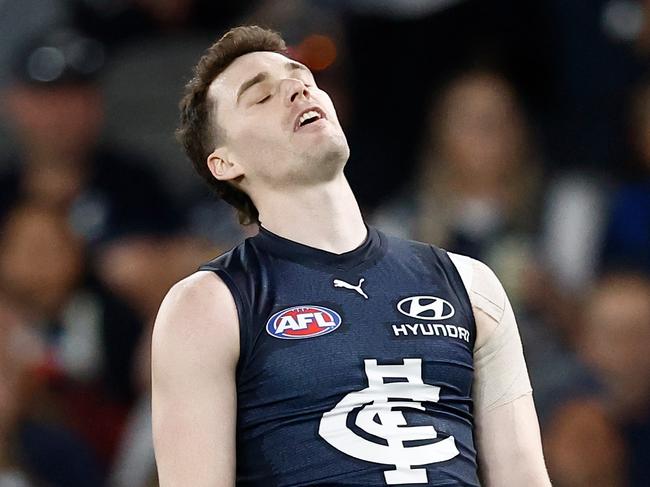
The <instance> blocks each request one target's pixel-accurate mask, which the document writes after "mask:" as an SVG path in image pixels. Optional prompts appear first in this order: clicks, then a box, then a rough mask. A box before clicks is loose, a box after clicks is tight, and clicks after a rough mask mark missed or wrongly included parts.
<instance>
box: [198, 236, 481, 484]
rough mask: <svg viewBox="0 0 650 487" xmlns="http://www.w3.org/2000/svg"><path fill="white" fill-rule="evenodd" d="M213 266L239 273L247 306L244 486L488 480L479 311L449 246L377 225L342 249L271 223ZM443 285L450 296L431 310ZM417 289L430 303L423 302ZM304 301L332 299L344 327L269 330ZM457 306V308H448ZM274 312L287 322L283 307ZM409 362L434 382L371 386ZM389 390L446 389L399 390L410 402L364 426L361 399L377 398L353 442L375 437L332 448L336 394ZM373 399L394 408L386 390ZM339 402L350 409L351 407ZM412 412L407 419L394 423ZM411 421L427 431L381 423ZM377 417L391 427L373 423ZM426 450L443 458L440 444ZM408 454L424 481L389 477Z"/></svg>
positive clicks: (231, 282)
mask: <svg viewBox="0 0 650 487" xmlns="http://www.w3.org/2000/svg"><path fill="white" fill-rule="evenodd" d="M201 270H210V271H213V272H215V273H217V274H218V275H219V276H220V278H221V279H222V280H223V281H224V282H225V283H226V284H227V286H228V287H229V289H230V291H231V293H232V294H233V297H234V299H235V302H236V304H237V310H238V314H239V323H240V340H241V347H240V348H241V349H240V360H239V363H238V367H237V394H238V418H237V485H238V486H241V487H252V486H260V487H262V486H264V487H269V486H357V485H364V486H368V485H372V486H381V485H407V486H408V485H414V486H416V485H435V486H478V485H479V481H478V478H477V462H476V451H475V447H474V438H473V417H472V399H471V397H472V395H471V387H472V381H473V352H472V351H473V346H474V339H475V331H476V330H475V323H474V317H473V314H472V311H471V305H470V302H469V298H468V296H467V292H466V290H465V288H464V286H463V283H462V281H461V278H460V276H459V274H458V272H457V270H456V268H455V266H454V265H453V263H452V262H451V260H450V258H449V256H448V255H447V253H446V252H445V251H444V250H441V249H438V248H436V247H433V246H431V245H426V244H423V243H419V242H412V241H407V240H402V239H398V238H395V237H391V236H387V235H385V234H383V233H381V232H379V231H377V230H376V229H374V228H369V229H368V237H367V238H366V240H365V242H364V243H363V244H362V245H361V246H360V247H358V248H357V249H355V250H353V251H351V252H347V253H344V254H340V255H337V254H333V253H330V252H326V251H323V250H319V249H315V248H312V247H308V246H305V245H302V244H299V243H296V242H293V241H290V240H287V239H284V238H282V237H280V236H277V235H275V234H273V233H271V232H269V231H267V230H265V229H261V231H260V233H259V234H258V235H256V236H255V237H252V238H249V239H247V240H246V241H245V242H243V243H242V244H241V245H239V246H238V247H236V248H234V249H233V250H231V251H230V252H228V253H226V254H224V255H222V256H220V257H217V258H216V259H214V260H213V261H211V262H209V263H207V264H204V265H203V266H201ZM361 279H363V280H364V281H363V283H362V285H361V287H360V288H359V289H358V290H355V289H351V288H349V287H341V286H335V285H334V282H335V280H341V281H344V282H345V283H349V284H351V285H354V286H358V284H359V281H360V280H361ZM363 294H365V295H366V296H367V298H366V297H365V296H364V295H363ZM430 297H433V298H436V299H437V300H438V302H439V303H440V302H442V301H440V300H444V301H445V302H446V304H444V305H441V307H439V308H438V311H435V310H433V311H431V310H429V311H426V309H428V308H431V307H430V306H429V307H428V308H427V303H430V302H431V300H430V299H429V300H428V301H427V299H428V298H430ZM411 298H416V300H419V301H417V303H416V304H413V299H411ZM404 300H406V301H404ZM400 303H402V305H401V310H400V309H398V305H399V304H400ZM418 305H419V306H420V307H419V308H418V307H417V306H418ZM299 306H300V307H303V308H304V309H305V310H308V311H309V310H311V311H312V312H313V311H314V310H315V309H320V310H322V309H325V310H330V311H333V312H334V313H336V314H338V315H339V316H340V325H339V326H338V327H333V328H332V331H331V332H328V333H326V334H322V335H319V336H310V337H307V338H302V339H284V338H282V337H278V336H274V335H273V334H272V333H271V332H270V331H269V330H268V328H269V327H268V326H267V325H268V324H269V320H270V319H271V318H273V317H274V316H283V310H287V309H290V308H294V307H299ZM315 306H316V307H318V308H313V307H315ZM451 308H453V315H452V316H447V315H449V314H450V311H449V310H450V309H451ZM301 309H302V308H301ZM422 310H424V311H422ZM298 311H300V310H298ZM408 313H410V314H413V315H416V316H418V315H419V316H422V315H427V313H428V316H424V318H422V317H420V318H418V317H412V316H408ZM436 313H437V314H436ZM284 314H286V313H284ZM321 314H322V313H321ZM323 316H325V318H322V317H321V318H322V319H321V321H323V320H325V319H326V320H329V321H330V322H332V320H334V318H332V316H333V313H329V314H328V313H327V312H325V314H324V315H323ZM312 318H313V315H312ZM271 321H272V323H276V324H277V322H278V319H276V320H275V321H273V320H271ZM312 321H313V320H312ZM294 323H295V321H294ZM330 324H331V323H330ZM270 329H271V330H274V329H275V328H274V326H273V325H270ZM407 364H408V367H409V370H411V371H413V370H418V371H419V370H421V380H422V382H423V384H425V385H413V386H411V382H412V380H411V379H406V378H405V377H402V376H401V375H400V373H398V374H397V376H395V377H392V378H389V377H384V376H382V377H383V379H380V380H383V382H384V383H385V384H388V383H390V382H408V384H401V385H400V384H393V385H388V386H378V387H379V388H376V387H375V388H373V387H372V385H371V382H370V381H371V379H370V376H369V375H368V374H367V372H368V370H370V369H372V370H379V371H384V370H388V369H387V368H381V366H383V365H395V366H398V368H397V369H395V370H398V371H400V370H402V369H404V370H405V367H407ZM368 367H370V369H368ZM382 373H383V372H382ZM398 376H399V377H398ZM413 383H414V384H415V382H413ZM402 386H404V387H406V389H402V388H401V387H402ZM431 386H435V387H431ZM412 387H413V389H411V388H412ZM382 388H387V389H386V390H392V391H398V390H405V391H406V390H409V391H411V390H413V391H415V390H418V391H424V393H425V394H430V393H431V391H433V390H434V389H435V390H437V391H439V398H438V400H437V401H436V400H434V399H431V400H425V401H422V400H421V399H418V397H417V394H416V395H411V394H410V393H408V394H404V395H402V394H401V393H397V394H389V395H391V396H392V397H390V398H388V401H389V402H388V404H389V405H390V401H399V402H401V403H405V405H404V404H402V405H398V406H394V411H398V412H401V413H402V414H398V413H395V412H388V413H386V409H384V410H383V412H382V413H380V414H378V415H376V416H374V417H372V415H371V416H370V418H371V420H372V423H374V424H371V425H370V426H371V427H370V428H368V427H366V428H365V429H364V428H362V427H360V426H359V424H361V419H360V418H361V416H362V415H363V413H362V410H363V409H364V408H372V407H373V405H372V404H371V403H369V402H366V403H363V401H362V402H361V403H360V404H356V405H354V406H353V408H352V409H351V410H350V411H348V413H347V417H346V419H345V421H346V423H345V428H343V429H344V430H346V431H343V433H344V434H345V435H346V436H345V440H344V443H345V442H347V441H348V439H350V440H351V441H349V444H350V445H351V444H352V443H354V442H355V441H360V442H361V444H365V445H368V447H369V448H363V449H356V450H354V451H353V454H352V455H351V454H349V452H348V453H345V452H342V451H341V450H340V449H339V448H338V447H335V446H333V445H332V442H333V441H334V439H332V435H331V434H330V435H327V434H325V436H328V438H330V440H331V441H329V440H326V439H325V438H324V436H322V435H321V433H322V430H320V429H319V428H323V427H324V426H323V425H321V421H322V420H323V416H324V415H325V414H326V413H328V412H329V411H332V410H333V409H334V408H335V406H337V404H339V405H342V404H343V403H345V401H346V400H351V401H354V400H356V399H355V398H357V399H358V398H363V397H366V396H363V394H364V393H362V394H361V395H359V394H356V393H357V392H358V391H369V390H370V391H377V390H384V389H382ZM437 388H439V389H437ZM380 403H381V404H380ZM382 404H383V406H382ZM374 407H378V408H381V407H384V408H386V407H387V406H386V402H381V401H379V403H378V402H377V401H375V406H374ZM335 412H337V413H340V414H346V411H345V410H344V408H343V407H342V406H341V407H337V409H336V411H335ZM330 414H334V413H330ZM401 416H403V418H404V420H405V424H402V425H395V424H393V425H389V424H384V423H386V421H387V420H388V419H390V421H393V420H394V419H395V418H396V417H397V418H399V417H401ZM413 427H424V428H421V430H414V429H412V428H413ZM391 428H392V429H391ZM407 428H410V430H408V431H409V434H410V432H411V431H422V432H423V433H422V435H423V438H428V439H416V440H405V441H399V440H396V439H395V438H388V437H387V436H382V433H381V432H383V431H395V432H402V431H407V430H406V429H407ZM432 428H433V429H435V433H434V435H436V436H435V439H431V433H430V431H432ZM375 429H376V430H377V431H379V433H376V434H373V433H369V431H374V430H375ZM418 434H419V433H417V434H416V435H415V436H417V435H418ZM427 435H428V436H427ZM450 436H453V438H452V439H448V438H449V437H450ZM357 438H359V440H357ZM411 438H412V436H411ZM445 439H447V441H446V444H449V442H453V444H455V447H456V449H457V450H458V453H457V454H456V455H454V456H453V458H450V459H446V460H444V461H438V460H436V461H433V462H431V463H426V462H425V463H426V464H420V465H417V463H415V462H417V461H420V462H422V457H421V456H420V457H417V455H415V454H412V453H411V452H416V451H423V450H422V449H420V450H416V448H418V447H420V446H422V445H432V444H435V443H437V442H443V441H444V440H445ZM364 442H365V443H364ZM375 445H378V446H376V448H379V449H380V450H381V451H387V452H389V453H390V454H392V453H393V452H395V458H392V457H391V458H389V459H388V460H386V458H383V457H382V458H380V457H379V456H377V455H375V454H374V453H373V451H374V450H373V448H374V447H375ZM345 446H346V445H344V447H345ZM350 448H353V449H354V448H356V447H352V446H351V447H350ZM373 455H374V456H373ZM424 456H425V457H427V459H429V460H430V457H431V455H429V454H426V455H424ZM360 457H365V459H363V458H360ZM416 457H417V458H420V460H415V458H416ZM398 463H401V464H402V468H403V469H404V468H405V469H406V470H407V471H409V472H407V473H412V472H411V471H412V470H418V471H419V475H420V477H419V480H415V481H413V482H406V481H405V480H403V479H402V480H400V478H401V477H400V478H397V480H396V481H395V478H392V477H389V476H390V475H391V474H390V473H387V472H390V471H394V470H396V469H397V466H398ZM405 463H406V466H404V464H405ZM422 475H424V477H422ZM413 478H414V479H415V477H413ZM423 478H424V481H423V480H422V479H423ZM389 479H393V481H392V483H389V482H388V481H389Z"/></svg>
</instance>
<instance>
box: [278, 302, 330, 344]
mask: <svg viewBox="0 0 650 487" xmlns="http://www.w3.org/2000/svg"><path fill="white" fill-rule="evenodd" d="M340 325H341V316H339V314H338V313H337V312H336V311H334V310H331V309H329V308H323V307H322V306H313V305H304V306H294V307H293V308H286V309H283V310H282V311H278V312H277V313H275V314H274V315H273V316H271V317H270V318H269V321H267V322H266V331H267V333H268V334H269V335H271V336H272V337H275V338H282V339H284V340H300V339H303V338H313V337H317V336H321V335H326V334H328V333H331V332H333V331H334V330H336V329H337V328H338V327H339V326H340Z"/></svg>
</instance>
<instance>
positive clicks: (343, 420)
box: [318, 358, 459, 485]
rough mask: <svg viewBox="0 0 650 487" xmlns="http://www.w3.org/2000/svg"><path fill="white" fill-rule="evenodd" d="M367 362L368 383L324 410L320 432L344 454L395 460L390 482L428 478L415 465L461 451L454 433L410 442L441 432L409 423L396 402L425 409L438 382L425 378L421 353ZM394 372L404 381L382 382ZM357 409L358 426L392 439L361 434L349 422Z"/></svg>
mask: <svg viewBox="0 0 650 487" xmlns="http://www.w3.org/2000/svg"><path fill="white" fill-rule="evenodd" d="M364 364H365V371H366V376H367V377H368V387H367V388H365V389H362V390H360V391H354V392H351V393H349V394H347V395H346V396H345V397H344V398H343V399H341V401H339V403H338V404H337V405H336V406H334V408H333V409H332V410H330V411H328V412H326V413H325V414H323V417H322V418H321V422H320V427H319V429H318V433H319V435H320V436H321V437H322V438H323V439H324V440H325V441H327V442H328V443H329V444H330V445H332V446H333V447H334V448H336V449H337V450H340V451H341V452H343V453H345V454H346V455H349V456H351V457H354V458H358V459H361V460H365V461H367V462H374V463H382V464H385V465H394V466H395V470H386V471H385V472H384V477H385V479H386V484H387V485H398V484H426V483H427V482H428V478H427V471H426V469H424V468H415V469H414V468H412V467H413V466H415V465H418V466H421V465H427V464H430V463H437V462H444V461H446V460H450V459H451V458H454V457H455V456H456V455H458V454H459V451H458V449H457V448H456V442H455V440H454V437H453V436H449V437H447V438H445V439H444V440H441V441H438V442H435V443H427V444H424V445H418V446H411V447H407V446H405V445H404V442H405V441H413V440H433V439H436V438H437V437H438V433H437V432H436V430H435V428H434V427H433V426H408V424H407V422H406V418H405V417H404V414H403V413H402V411H396V410H395V408H402V409H403V408H411V409H418V410H421V411H424V410H425V408H424V406H423V405H422V402H423V401H429V402H438V400H439V397H440V388H439V387H437V386H432V385H429V384H425V383H424V382H423V381H422V359H419V358H417V359H408V358H407V359H404V360H403V364H402V365H377V360H375V359H366V360H364ZM391 378H392V379H401V380H403V379H406V381H405V382H403V381H401V382H388V383H384V379H391ZM390 399H399V400H397V401H389V400H390ZM409 399H410V400H409ZM357 409H358V410H359V411H358V414H357V416H356V420H355V424H356V426H358V427H359V428H361V429H362V430H364V431H366V432H367V433H369V434H370V435H373V436H375V437H378V438H383V439H385V440H386V441H387V443H388V445H385V444H380V443H375V442H373V441H370V440H368V439H366V438H363V437H361V436H358V435H357V434H356V433H355V432H354V431H353V430H351V429H350V428H348V426H347V419H348V415H349V414H350V413H352V412H353V410H357Z"/></svg>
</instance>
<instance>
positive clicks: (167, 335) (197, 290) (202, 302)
mask: <svg viewBox="0 0 650 487" xmlns="http://www.w3.org/2000/svg"><path fill="white" fill-rule="evenodd" d="M157 350H158V351H159V352H162V353H159V354H158V355H159V356H165V357H169V356H176V355H182V354H183V353H184V351H191V352H192V354H193V355H194V356H197V357H200V356H203V355H205V356H210V355H212V354H214V353H215V352H218V353H219V354H222V355H221V358H223V359H234V360H235V361H236V359H237V355H238V352H239V323H238V318H237V307H236V305H235V301H234V299H233V297H232V294H231V292H230V290H229V289H228V286H226V284H225V283H224V282H223V281H222V280H221V279H220V278H219V277H218V276H217V275H216V274H215V273H213V272H209V271H199V272H196V273H194V274H192V275H190V276H188V277H186V278H185V279H183V280H181V281H179V282H177V283H176V284H174V286H172V287H171V289H170V290H169V291H168V292H167V295H166V296H165V299H164V300H163V302H162V304H161V305H160V310H159V311H158V316H157V317H156V322H155V325H154V330H153V352H154V354H155V352H156V351H157ZM224 353H225V356H224V355H223V354H224Z"/></svg>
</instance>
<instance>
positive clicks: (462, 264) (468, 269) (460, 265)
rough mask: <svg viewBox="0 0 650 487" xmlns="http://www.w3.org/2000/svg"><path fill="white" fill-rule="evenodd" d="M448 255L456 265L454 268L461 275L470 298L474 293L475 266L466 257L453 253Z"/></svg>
mask: <svg viewBox="0 0 650 487" xmlns="http://www.w3.org/2000/svg"><path fill="white" fill-rule="evenodd" d="M447 255H448V256H449V258H450V259H451V262H452V263H453V264H454V267H456V270H457V271H458V274H460V279H461V280H462V281H463V285H464V286H465V290H466V291H467V295H468V296H470V293H471V291H472V281H473V279H474V266H473V265H472V261H471V259H470V258H469V257H466V256H464V255H459V254H454V253H452V252H447ZM470 302H471V297H470Z"/></svg>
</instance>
